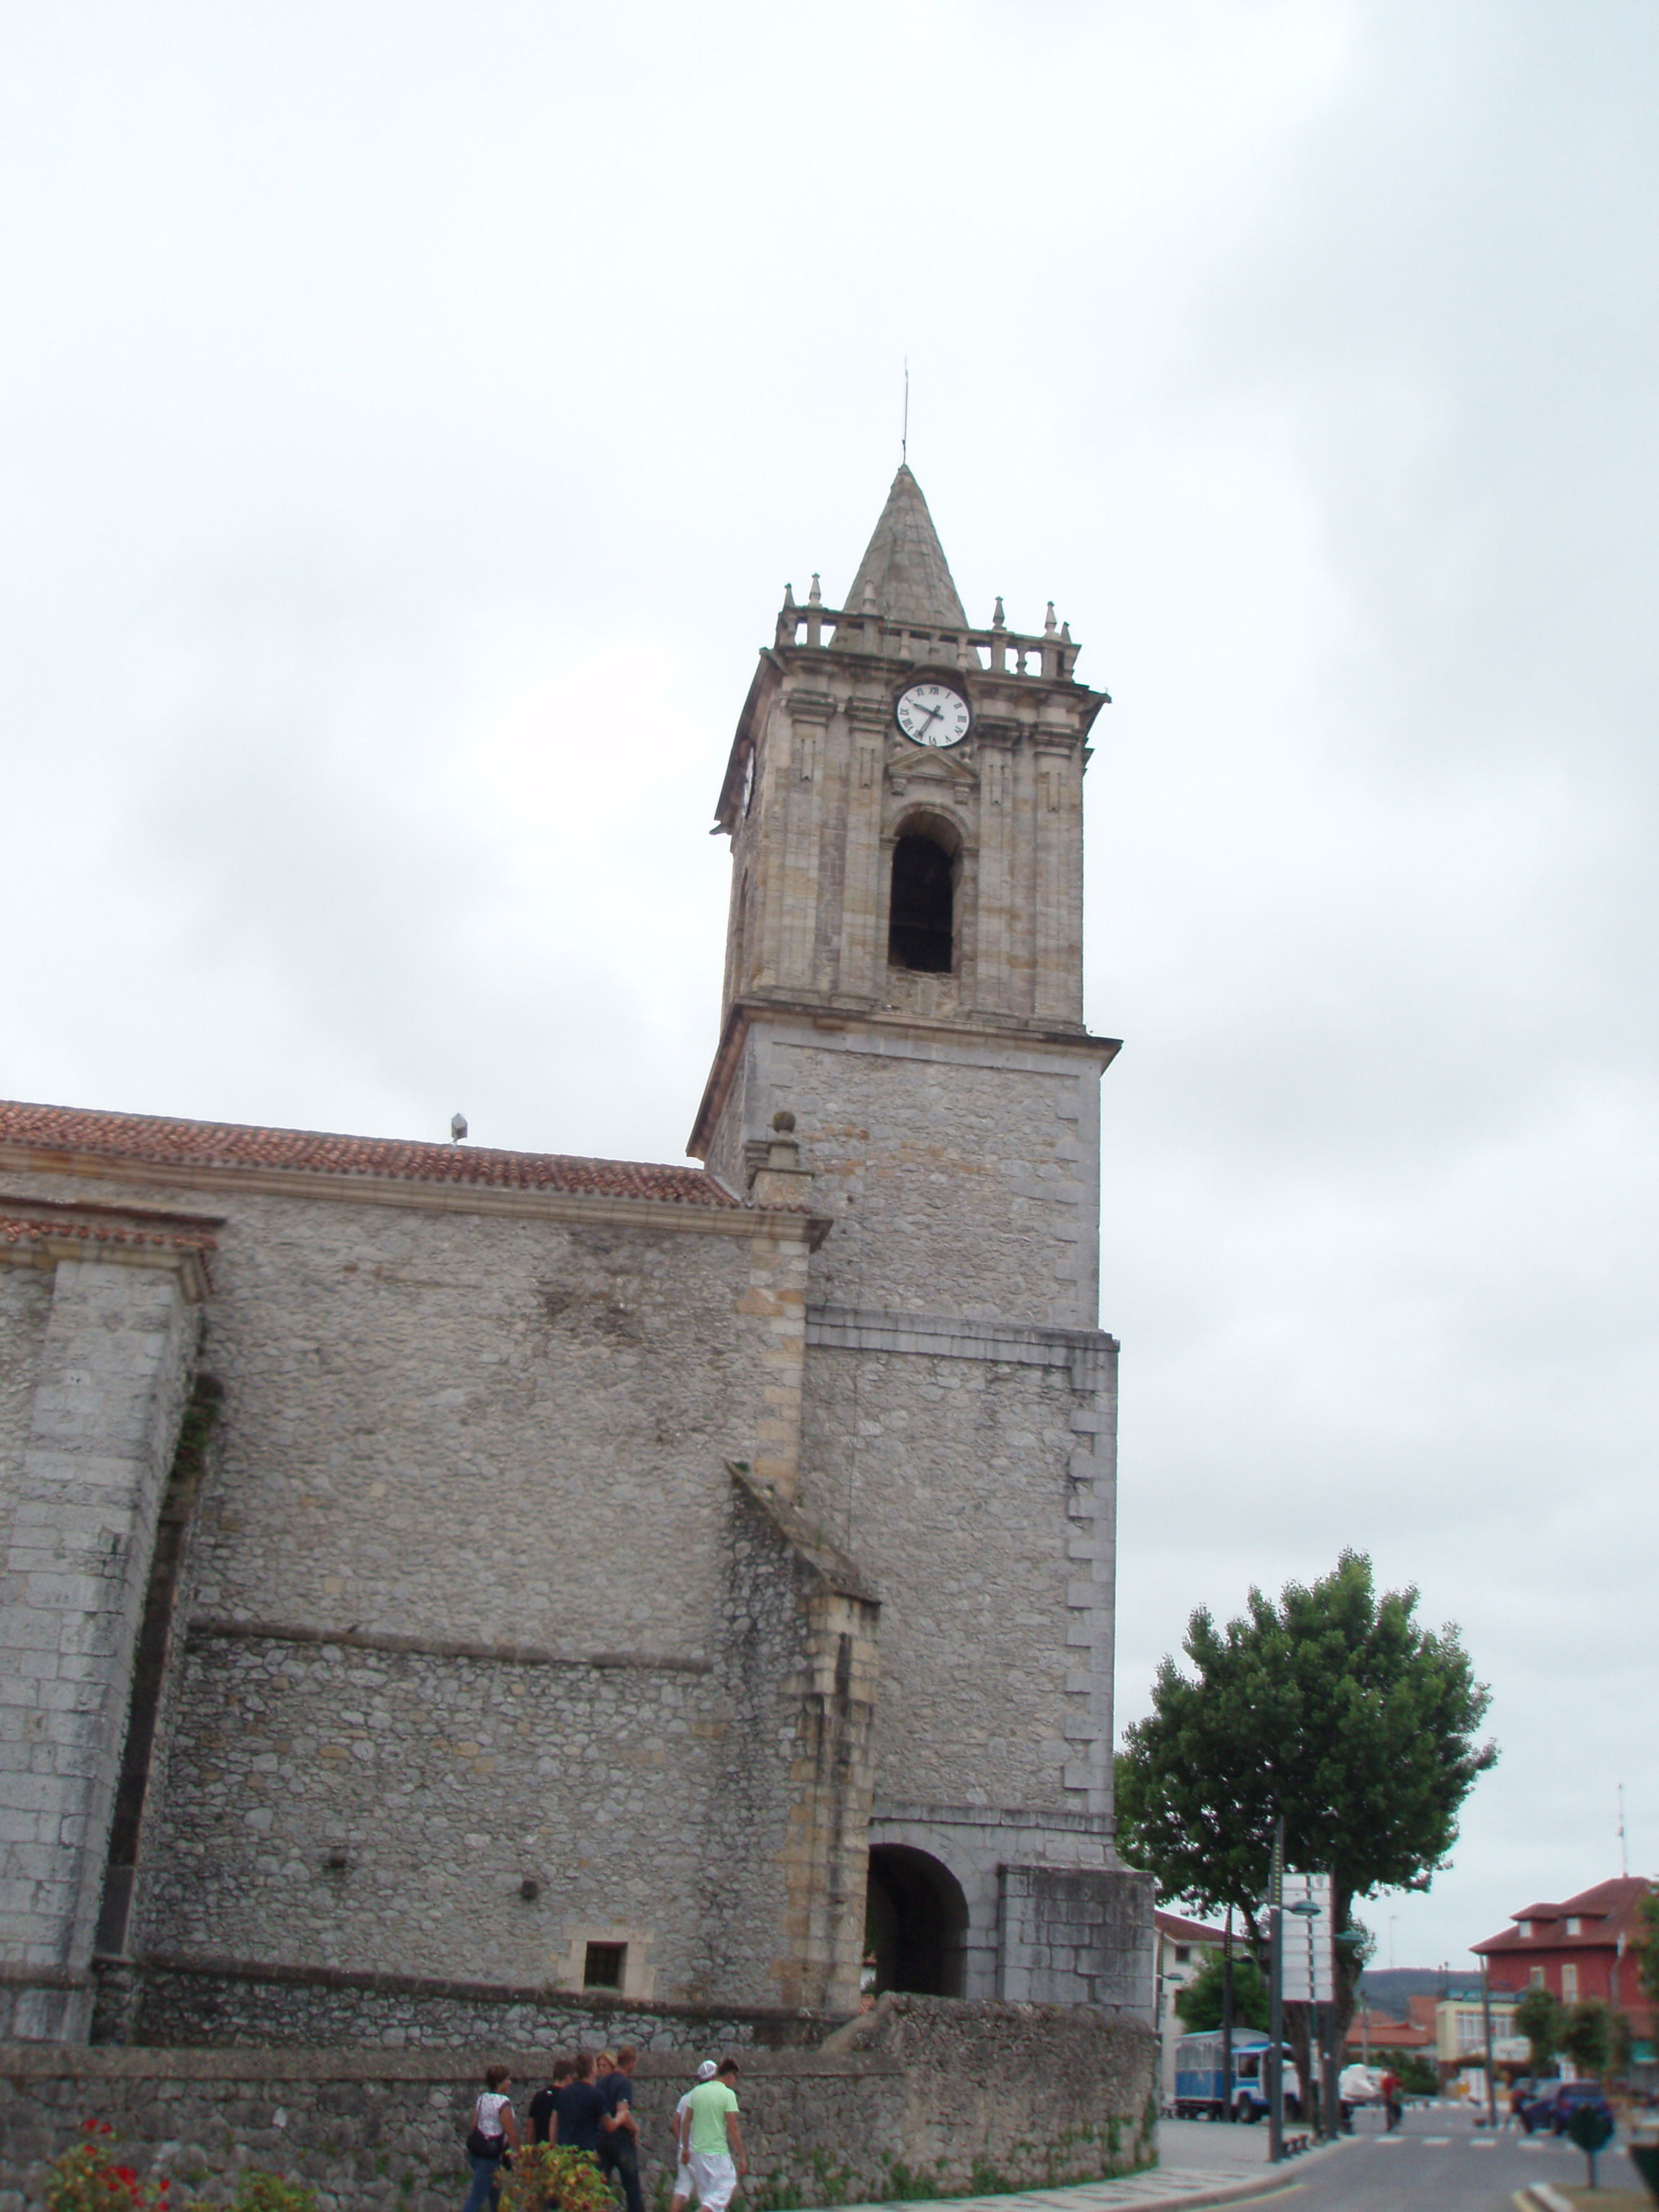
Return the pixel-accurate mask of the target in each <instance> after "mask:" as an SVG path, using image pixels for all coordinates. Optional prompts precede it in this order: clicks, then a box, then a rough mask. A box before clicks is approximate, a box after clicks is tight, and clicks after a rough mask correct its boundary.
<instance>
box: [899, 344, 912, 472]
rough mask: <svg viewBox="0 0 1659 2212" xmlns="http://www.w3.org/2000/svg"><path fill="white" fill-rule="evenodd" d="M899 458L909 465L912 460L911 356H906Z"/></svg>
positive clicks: (904, 464) (901, 461)
mask: <svg viewBox="0 0 1659 2212" xmlns="http://www.w3.org/2000/svg"><path fill="white" fill-rule="evenodd" d="M899 460H900V463H901V465H903V466H906V467H908V465H909V460H910V356H909V355H908V353H907V354H906V355H905V356H904V421H903V425H902V428H901V429H900V431H899Z"/></svg>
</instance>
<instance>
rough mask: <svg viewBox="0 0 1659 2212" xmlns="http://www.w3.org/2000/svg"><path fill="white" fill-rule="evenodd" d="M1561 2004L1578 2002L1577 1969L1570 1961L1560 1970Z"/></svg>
mask: <svg viewBox="0 0 1659 2212" xmlns="http://www.w3.org/2000/svg"><path fill="white" fill-rule="evenodd" d="M1561 2002H1562V2003H1563V2004H1577V2002H1578V1969H1577V1966H1574V1965H1573V1964H1572V1962H1571V1960H1568V1962H1567V1964H1566V1965H1565V1966H1563V1967H1562V1969H1561Z"/></svg>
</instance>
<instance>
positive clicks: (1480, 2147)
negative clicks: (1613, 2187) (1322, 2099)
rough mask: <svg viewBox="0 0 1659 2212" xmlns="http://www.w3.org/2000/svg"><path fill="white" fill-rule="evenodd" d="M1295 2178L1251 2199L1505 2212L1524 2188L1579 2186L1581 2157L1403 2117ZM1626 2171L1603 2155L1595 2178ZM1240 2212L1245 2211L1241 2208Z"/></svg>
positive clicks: (1289, 2208)
mask: <svg viewBox="0 0 1659 2212" xmlns="http://www.w3.org/2000/svg"><path fill="white" fill-rule="evenodd" d="M1369 2118H1370V2115H1368V2114H1364V2115H1361V2117H1360V2120H1359V2125H1358V2130H1357V2131H1356V2133H1355V2134H1354V2135H1353V2136H1352V2137H1350V2138H1349V2139H1348V2140H1347V2141H1346V2142H1342V2143H1340V2145H1339V2146H1338V2147H1337V2148H1335V2149H1334V2150H1333V2151H1330V2152H1328V2153H1326V2154H1322V2155H1321V2156H1320V2157H1319V2158H1317V2159H1316V2160H1314V2161H1313V2162H1312V2163H1311V2164H1310V2166H1308V2168H1307V2171H1306V2174H1305V2176H1304V2175H1302V2174H1300V2173H1298V2172H1297V2163H1296V2161H1295V2160H1291V2162H1290V2163H1289V2164H1288V2165H1287V2166H1285V2187H1284V2188H1283V2189H1282V2190H1275V2191H1273V2193H1272V2195H1271V2196H1265V2197H1253V2198H1251V2200H1250V2203H1251V2205H1252V2207H1254V2206H1255V2205H1261V2206H1264V2207H1266V2206H1272V2207H1273V2208H1275V2212H1278V2208H1280V2207H1282V2208H1283V2212H1407V2208H1409V2212H1511V2200H1512V2199H1513V2197H1514V2195H1515V2192H1516V2190H1517V2189H1522V2188H1524V2187H1525V2186H1526V2185H1528V2183H1529V2182H1534V2181H1553V2182H1554V2183H1555V2184H1556V2185H1558V2187H1559V2186H1560V2185H1562V2184H1564V2183H1565V2184H1572V2183H1575V2182H1582V2181H1583V2179H1584V2178H1585V2172H1584V2157H1583V2152H1582V2151H1577V2150H1575V2149H1574V2148H1573V2147H1572V2145H1571V2143H1569V2142H1565V2141H1557V2140H1556V2138H1555V2137H1553V2136H1516V2135H1515V2134H1513V2133H1511V2132H1510V2130H1508V2129H1504V2130H1499V2132H1498V2135H1497V2136H1491V2135H1488V2134H1487V2133H1486V2130H1485V2129H1484V2128H1481V2129H1477V2128H1475V2127H1474V2125H1473V2124H1471V2122H1470V2121H1469V2120H1468V2119H1467V2118H1465V2117H1464V2116H1463V2115H1462V2113H1453V2112H1432V2111H1431V2112H1408V2113H1407V2116H1406V2118H1405V2121H1404V2123H1403V2124H1401V2126H1400V2127H1399V2128H1398V2129H1396V2130H1395V2133H1394V2134H1393V2135H1391V2136H1390V2135H1384V2134H1383V2132H1382V2131H1381V2130H1380V2129H1378V2128H1376V2127H1375V2126H1368V2125H1367V2124H1366V2123H1367V2121H1368V2120H1369ZM1630 2171H1631V2168H1630V2165H1629V2161H1628V2160H1626V2157H1625V2155H1624V2153H1623V2152H1622V2151H1617V2152H1615V2153H1613V2154H1612V2155H1611V2156H1609V2155H1608V2154H1606V2153H1603V2154H1602V2159H1601V2166H1600V2171H1599V2174H1598V2179H1601V2181H1603V2182H1604V2183H1610V2182H1612V2181H1613V2180H1614V2179H1615V2178H1616V2179H1618V2180H1619V2181H1620V2183H1621V2184H1622V2182H1623V2180H1624V2179H1625V2177H1626V2174H1627V2173H1629V2172H1630ZM1240 2212H1243V2207H1241V2208H1240Z"/></svg>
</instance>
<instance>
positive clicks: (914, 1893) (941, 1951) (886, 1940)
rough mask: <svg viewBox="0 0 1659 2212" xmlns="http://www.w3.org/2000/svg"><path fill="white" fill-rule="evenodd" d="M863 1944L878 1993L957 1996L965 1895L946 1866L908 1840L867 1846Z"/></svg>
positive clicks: (965, 1924) (964, 1933)
mask: <svg viewBox="0 0 1659 2212" xmlns="http://www.w3.org/2000/svg"><path fill="white" fill-rule="evenodd" d="M864 1928H865V1935H864V1948H865V1955H866V1958H867V1959H871V1960H873V1961H874V1964H875V1986H876V1990H877V1993H878V1995H879V1994H880V1992H881V1991H882V1990H908V1991H910V1992H911V1994H912V1995H914V1996H927V1997H959V1996H961V1995H962V1979H963V1942H964V1939H965V1937H966V1936H967V1933H968V1900H967V1899H966V1898H965V1897H964V1896H963V1893H962V1885H961V1883H960V1882H959V1881H957V1878H956V1876H955V1875H953V1874H952V1873H951V1869H950V1868H949V1867H947V1866H943V1865H941V1864H940V1863H939V1860H938V1859H936V1858H931V1857H929V1856H928V1854H927V1852H926V1851H919V1850H913V1849H912V1848H911V1846H910V1845H909V1844H873V1845H872V1847H871V1851H870V1880H869V1887H868V1889H867V1891H866V1905H865V1921H864Z"/></svg>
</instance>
